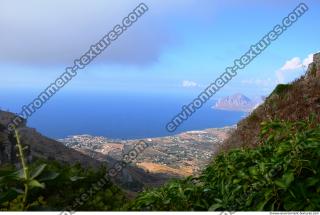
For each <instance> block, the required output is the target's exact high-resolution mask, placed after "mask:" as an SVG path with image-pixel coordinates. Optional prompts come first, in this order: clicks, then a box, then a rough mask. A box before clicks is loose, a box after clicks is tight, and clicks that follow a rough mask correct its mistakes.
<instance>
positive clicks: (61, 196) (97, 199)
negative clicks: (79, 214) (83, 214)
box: [0, 132, 126, 211]
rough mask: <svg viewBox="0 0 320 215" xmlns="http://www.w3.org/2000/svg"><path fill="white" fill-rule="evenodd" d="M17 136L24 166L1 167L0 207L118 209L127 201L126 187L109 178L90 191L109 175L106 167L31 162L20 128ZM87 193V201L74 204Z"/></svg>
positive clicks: (9, 208) (21, 208) (15, 209)
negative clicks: (75, 205)
mask: <svg viewBox="0 0 320 215" xmlns="http://www.w3.org/2000/svg"><path fill="white" fill-rule="evenodd" d="M16 138H17V141H16V142H17V148H18V152H19V158H20V161H21V166H22V169H19V170H17V169H16V168H15V167H13V166H2V168H1V169H0V211H1V210H9V211H13V210H14V211H24V210H65V209H66V208H67V209H69V208H70V207H71V208H72V209H73V210H118V208H119V207H121V205H122V204H124V203H125V202H126V198H125V196H124V194H123V193H122V191H121V190H120V189H119V188H117V187H116V186H114V185H113V183H112V182H111V181H106V183H105V184H104V185H103V186H101V187H99V189H97V190H95V193H94V195H89V193H90V189H92V186H93V185H94V184H96V183H97V182H98V181H99V180H101V179H102V178H104V177H105V175H106V168H105V167H104V168H103V167H102V168H101V169H100V170H93V169H83V168H81V166H80V165H74V166H69V165H62V164H60V163H58V162H53V161H40V160H38V161H36V162H34V163H32V164H31V165H28V164H27V163H26V162H25V159H24V153H23V152H24V148H23V146H22V145H21V143H20V140H19V135H18V133H17V132H16ZM83 193H86V194H87V201H86V202H83V203H82V204H81V203H80V204H77V207H73V206H74V202H75V201H76V200H77V199H79V198H80V199H81V196H82V195H83ZM78 202H79V201H78Z"/></svg>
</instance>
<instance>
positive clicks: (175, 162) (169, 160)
mask: <svg viewBox="0 0 320 215" xmlns="http://www.w3.org/2000/svg"><path fill="white" fill-rule="evenodd" d="M234 128H235V127H232V126H231V127H224V128H210V129H206V130H202V131H189V132H184V133H181V134H178V135H175V136H166V137H158V138H146V139H137V140H113V139H108V138H106V137H102V136H91V135H75V136H69V137H67V138H64V139H59V140H58V141H60V142H62V143H63V144H65V145H66V146H68V147H70V148H73V149H76V150H78V151H81V152H83V153H86V154H87V155H89V156H91V157H93V158H95V159H98V160H101V161H104V160H105V161H106V160H110V159H112V160H117V161H121V159H122V157H123V155H124V154H125V153H127V152H128V151H130V149H132V148H133V147H134V146H135V145H137V144H138V143H139V142H140V141H144V142H146V143H147V144H148V148H147V149H146V150H145V151H143V153H141V154H139V156H138V157H137V158H136V159H135V161H134V162H133V165H135V166H137V167H139V168H142V169H144V170H145V171H147V172H151V173H164V174H172V175H175V176H188V175H194V174H197V173H199V172H200V171H201V170H202V169H203V168H204V167H205V166H206V165H207V164H208V163H209V162H210V160H211V159H212V157H213V155H214V153H215V152H216V151H217V149H218V148H219V145H220V144H221V143H222V142H223V141H224V140H225V139H226V138H227V137H228V136H229V135H230V133H231V132H232V131H233V130H234Z"/></svg>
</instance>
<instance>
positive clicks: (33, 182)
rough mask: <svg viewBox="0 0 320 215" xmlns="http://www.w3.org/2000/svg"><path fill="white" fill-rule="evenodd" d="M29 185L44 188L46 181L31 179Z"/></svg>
mask: <svg viewBox="0 0 320 215" xmlns="http://www.w3.org/2000/svg"><path fill="white" fill-rule="evenodd" d="M28 185H29V186H30V188H36V187H38V188H42V189H44V188H45V185H44V183H40V182H38V181H37V180H31V181H29V183H28Z"/></svg>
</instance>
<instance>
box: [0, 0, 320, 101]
mask: <svg viewBox="0 0 320 215" xmlns="http://www.w3.org/2000/svg"><path fill="white" fill-rule="evenodd" d="M304 2H305V3H306V4H307V5H308V6H309V11H308V12H307V13H306V14H305V15H304V16H303V17H301V18H300V20H298V22H297V23H295V24H294V25H293V26H292V27H291V28H290V29H288V30H287V31H286V32H285V33H284V34H283V35H281V36H280V37H279V39H278V40H277V41H275V42H274V43H273V44H272V45H271V46H270V47H269V48H268V49H267V50H266V51H264V52H263V54H261V55H260V56H259V57H258V58H256V59H255V60H254V61H253V62H252V63H251V64H250V65H249V66H248V67H247V68H246V69H245V70H243V71H241V72H240V73H239V74H238V76H237V77H236V78H234V79H233V80H232V81H231V82H230V83H229V84H228V85H227V86H225V87H224V88H223V89H222V90H221V91H220V92H219V94H218V95H217V97H219V96H224V95H230V94H233V93H238V92H241V93H244V94H246V95H248V96H256V95H266V94H268V93H270V91H271V90H272V89H273V88H274V87H275V85H276V84H277V83H279V82H289V81H291V80H293V79H295V78H297V77H299V76H300V75H301V74H303V70H304V69H303V67H302V65H303V64H304V62H309V61H310V56H311V55H310V54H312V53H315V52H317V51H319V50H320V48H319V44H320V43H319V35H320V28H319V20H320V2H319V1H316V0H314V1H311V0H308V1H304ZM139 3H140V1H135V0H126V1H124V0H122V1H112V3H111V1H102V0H93V1H84V0H80V1H75V0H71V1H68V2H67V3H66V1H63V0H57V1H54V2H44V1H40V0H38V1H36V0H32V1H28V2H20V1H17V0H3V1H1V3H0V32H1V39H0V47H1V48H0V76H1V80H2V81H1V86H0V88H2V89H4V90H8V92H9V91H10V90H12V89H15V90H21V91H22V92H25V91H28V90H39V91H40V90H42V89H44V88H46V86H47V85H49V84H50V83H51V82H53V81H54V80H55V79H56V78H57V77H58V76H59V75H60V74H61V73H62V72H64V68H65V67H67V66H70V65H72V62H73V60H74V59H75V58H78V57H80V56H81V55H82V53H84V52H85V51H86V50H87V49H88V48H89V47H90V45H91V44H94V43H95V42H97V41H98V40H99V39H100V38H101V37H102V36H103V35H104V34H105V33H107V32H109V31H110V30H111V29H112V28H113V26H115V25H116V24H118V23H120V22H121V20H122V18H123V17H125V16H126V15H127V14H128V13H129V12H131V11H132V10H133V9H134V8H135V7H136V6H137V5H138V4H139ZM144 3H146V4H147V5H148V7H149V11H148V12H147V13H146V14H145V15H144V16H143V17H141V19H140V20H138V22H137V23H135V24H134V25H133V26H132V27H131V28H130V29H129V30H128V31H126V32H125V33H124V34H123V35H122V36H121V37H119V39H118V40H116V41H115V42H114V43H113V44H112V46H111V47H110V48H108V49H107V50H106V51H105V53H103V54H102V55H101V56H99V58H98V59H96V60H95V61H94V62H92V64H90V65H89V66H88V67H87V68H86V69H85V70H83V71H81V72H80V73H79V75H78V76H77V77H76V78H75V79H74V80H73V81H72V82H71V83H69V84H68V86H66V87H65V89H63V90H66V91H93V92H94V91H115V92H117V91H119V92H120V91H121V92H123V91H124V92H150V93H153V92H154V93H159V92H160V93H172V94H175V95H183V94H197V93H199V92H200V91H201V90H202V89H204V88H205V87H206V86H207V85H209V84H210V83H211V82H212V81H214V80H215V79H216V78H217V77H219V75H220V74H221V73H222V72H223V71H224V69H225V68H226V67H227V66H229V65H231V64H232V63H233V60H234V59H236V58H239V57H240V56H241V55H242V54H244V53H245V52H246V51H247V50H248V48H249V47H250V46H251V45H252V44H255V43H256V42H258V41H259V40H260V39H261V38H262V37H263V36H264V35H265V34H266V33H267V32H269V31H270V30H271V29H272V28H273V26H275V25H276V24H279V23H281V21H282V19H283V18H284V17H285V16H286V15H287V14H288V13H290V12H291V11H292V10H293V9H294V8H295V7H296V6H297V5H298V4H299V3H300V1H295V0H283V1H280V0H277V1H276V0H261V1H254V0H242V1H239V0H238V1H236V0H230V1H225V2H223V3H221V1H213V0H211V1H210V0H184V1H183V0H176V1H171V2H170V1H163V0H162V1H161V0H146V1H144ZM308 57H309V60H308Z"/></svg>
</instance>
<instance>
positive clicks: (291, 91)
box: [221, 75, 320, 151]
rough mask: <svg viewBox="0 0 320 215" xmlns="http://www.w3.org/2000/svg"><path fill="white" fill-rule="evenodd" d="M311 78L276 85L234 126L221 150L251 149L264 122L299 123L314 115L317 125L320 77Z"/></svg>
mask: <svg viewBox="0 0 320 215" xmlns="http://www.w3.org/2000/svg"><path fill="white" fill-rule="evenodd" d="M311 76H312V77H301V78H299V79H297V80H296V81H294V82H292V83H291V84H280V85H278V86H277V87H276V89H275V90H274V91H273V92H272V93H271V95H270V96H269V97H268V98H267V99H266V100H265V102H264V103H263V104H262V105H260V106H259V107H258V108H256V109H255V110H254V111H253V112H252V113H251V114H250V116H249V117H247V118H245V119H243V120H242V121H241V122H239V123H238V125H237V129H236V130H235V131H234V132H233V134H232V135H231V136H230V138H229V139H228V140H227V141H226V142H225V143H224V144H223V147H222V148H221V150H222V151H223V150H226V151H228V150H230V149H232V148H239V147H244V146H245V147H255V146H256V144H258V138H259V132H260V129H261V123H262V122H264V121H270V120H286V121H299V120H306V119H307V118H308V117H309V116H310V114H314V115H315V120H316V121H317V122H320V90H319V89H320V77H316V76H313V75H311Z"/></svg>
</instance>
